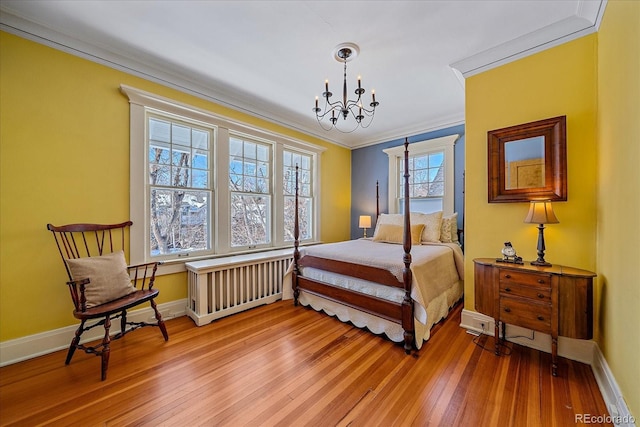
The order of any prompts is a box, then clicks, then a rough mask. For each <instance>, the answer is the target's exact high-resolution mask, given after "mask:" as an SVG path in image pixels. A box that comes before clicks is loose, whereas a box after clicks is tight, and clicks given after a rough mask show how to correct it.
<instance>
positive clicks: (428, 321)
mask: <svg viewBox="0 0 640 427" xmlns="http://www.w3.org/2000/svg"><path fill="white" fill-rule="evenodd" d="M305 255H314V256H318V257H322V258H329V259H336V260H341V261H347V262H351V263H356V264H364V265H371V266H375V267H379V268H384V269H387V270H389V271H390V272H391V273H392V274H393V275H394V276H396V277H397V278H398V280H400V281H401V280H402V269H403V267H404V264H403V262H402V259H403V255H404V250H403V248H402V245H398V244H388V243H378V242H373V241H371V240H368V239H359V240H350V241H345V242H339V243H330V244H324V245H317V246H309V247H305V248H302V249H301V250H300V256H301V257H303V256H305ZM411 257H412V262H411V271H412V273H413V283H412V292H411V297H412V299H413V300H414V316H415V320H416V322H415V326H416V346H417V348H420V347H421V346H422V342H423V341H425V340H426V339H428V338H429V335H430V332H429V331H430V329H431V326H432V325H433V324H434V323H436V322H437V321H439V320H440V319H441V318H443V317H445V316H446V314H447V312H448V310H449V308H450V306H451V305H452V304H453V303H454V302H455V301H457V300H458V299H459V298H460V297H461V296H462V290H463V286H462V280H463V278H464V272H463V265H464V260H463V255H462V251H461V250H460V247H459V246H458V245H457V244H452V243H433V244H427V245H415V246H413V247H412V249H411ZM302 274H303V275H304V276H306V277H309V278H314V279H317V280H321V281H323V282H326V283H331V284H333V285H336V286H341V287H345V288H349V289H353V290H357V291H359V292H364V293H367V294H370V295H376V296H378V297H381V298H385V299H388V300H391V301H395V302H400V301H402V298H403V297H404V290H402V289H399V288H390V287H388V286H382V285H378V284H375V283H372V282H368V281H365V280H360V279H355V278H352V277H348V276H343V275H339V274H334V273H328V272H326V271H321V270H317V269H315V268H304V269H303V271H302ZM292 297H293V293H292V289H291V274H290V272H288V273H287V275H286V276H285V283H284V287H283V299H290V298H292ZM299 300H300V303H301V304H303V305H311V306H312V307H313V308H314V309H316V310H324V311H325V312H327V313H328V314H330V315H335V316H337V317H338V318H339V319H340V320H342V321H351V322H353V323H354V324H355V325H356V326H358V327H367V328H368V329H369V330H371V331H372V332H374V333H385V334H386V335H387V336H388V337H389V338H390V339H392V340H393V341H398V342H399V341H402V340H403V331H402V328H401V327H400V325H397V324H395V323H393V322H389V321H387V320H384V319H380V318H377V317H375V316H371V315H368V314H366V313H363V312H361V311H359V310H355V309H352V308H350V307H347V306H343V305H341V304H337V303H334V302H331V301H328V300H325V299H323V298H320V297H317V296H315V295H311V294H307V293H305V292H304V291H303V292H301V295H300V299H299Z"/></svg>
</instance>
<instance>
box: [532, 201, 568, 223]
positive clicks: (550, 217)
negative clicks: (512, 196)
mask: <svg viewBox="0 0 640 427" xmlns="http://www.w3.org/2000/svg"><path fill="white" fill-rule="evenodd" d="M524 222H526V223H531V224H557V223H559V222H560V221H558V218H557V217H556V215H555V214H554V213H553V208H552V207H551V201H550V200H537V201H532V202H531V203H530V205H529V213H528V214H527V217H526V218H525V219H524Z"/></svg>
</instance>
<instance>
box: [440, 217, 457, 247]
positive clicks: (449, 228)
mask: <svg viewBox="0 0 640 427" xmlns="http://www.w3.org/2000/svg"><path fill="white" fill-rule="evenodd" d="M440 241H441V242H442V243H458V213H457V212H456V213H454V214H453V215H449V216H443V217H442V226H441V227H440Z"/></svg>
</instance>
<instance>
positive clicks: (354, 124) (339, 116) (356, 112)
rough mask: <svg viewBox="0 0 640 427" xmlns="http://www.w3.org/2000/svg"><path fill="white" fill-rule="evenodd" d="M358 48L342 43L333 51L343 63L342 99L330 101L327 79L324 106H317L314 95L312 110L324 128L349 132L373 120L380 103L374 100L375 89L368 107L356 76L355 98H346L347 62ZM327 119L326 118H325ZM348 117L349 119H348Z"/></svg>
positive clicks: (317, 100)
mask: <svg viewBox="0 0 640 427" xmlns="http://www.w3.org/2000/svg"><path fill="white" fill-rule="evenodd" d="M358 53H359V48H358V46H357V45H356V44H353V43H342V44H340V45H338V46H337V47H336V49H335V51H334V58H335V59H336V61H338V62H343V63H344V81H343V85H342V99H339V100H337V101H334V102H331V100H330V99H329V98H331V97H332V96H333V93H331V92H330V91H329V80H325V82H324V92H323V93H322V98H324V108H320V107H319V106H318V102H319V99H318V97H317V96H316V106H315V107H314V108H313V112H314V113H316V118H317V119H318V123H319V124H320V126H321V127H322V128H323V129H324V130H331V129H334V128H335V129H337V130H338V131H340V132H344V133H350V132H353V131H354V130H356V129H357V128H358V127H362V128H367V127H369V125H371V122H372V121H373V116H374V114H375V112H376V107H377V106H378V105H379V104H380V103H379V102H377V101H376V92H375V90H372V91H371V102H370V103H369V107H370V108H367V107H366V106H364V105H363V100H362V94H363V93H364V92H365V90H364V88H363V87H362V81H361V78H360V76H358V88H357V89H356V90H355V94H356V95H357V98H356V99H355V100H353V99H347V62H349V61H351V60H352V59H354V58H355V57H356V56H358ZM325 119H327V120H325ZM348 119H349V120H348ZM351 119H352V120H351Z"/></svg>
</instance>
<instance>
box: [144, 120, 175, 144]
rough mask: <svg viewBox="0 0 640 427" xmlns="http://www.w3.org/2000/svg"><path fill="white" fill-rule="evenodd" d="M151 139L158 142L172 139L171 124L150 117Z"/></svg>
mask: <svg viewBox="0 0 640 427" xmlns="http://www.w3.org/2000/svg"><path fill="white" fill-rule="evenodd" d="M149 140H151V141H158V142H169V141H171V124H170V123H169V122H166V121H163V120H158V119H149Z"/></svg>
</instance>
